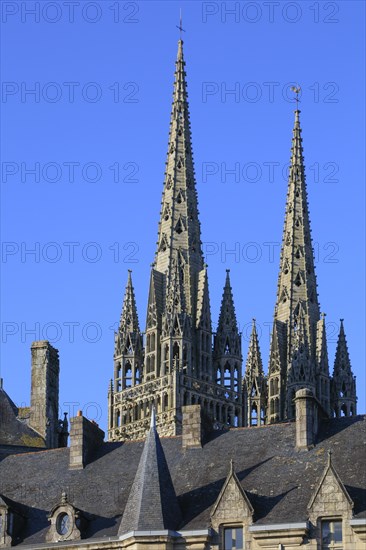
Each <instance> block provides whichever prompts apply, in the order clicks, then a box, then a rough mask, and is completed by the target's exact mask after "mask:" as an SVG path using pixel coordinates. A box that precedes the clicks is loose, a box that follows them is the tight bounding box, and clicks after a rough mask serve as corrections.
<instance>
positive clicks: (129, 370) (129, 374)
mask: <svg viewBox="0 0 366 550" xmlns="http://www.w3.org/2000/svg"><path fill="white" fill-rule="evenodd" d="M131 386H132V368H131V363H130V362H129V361H127V362H126V364H125V387H126V388H130V387H131Z"/></svg>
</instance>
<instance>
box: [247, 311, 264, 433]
mask: <svg viewBox="0 0 366 550" xmlns="http://www.w3.org/2000/svg"><path fill="white" fill-rule="evenodd" d="M243 391H244V399H243V401H244V411H245V418H244V424H245V425H246V426H253V425H259V424H264V421H265V416H266V402H267V386H266V377H265V375H264V372H263V365H262V357H261V352H260V348H259V340H258V334H257V327H256V324H255V319H253V326H252V333H251V336H250V342H249V350H248V356H247V363H246V369H245V375H244V381H243Z"/></svg>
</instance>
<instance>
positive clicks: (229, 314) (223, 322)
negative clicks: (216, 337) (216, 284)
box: [217, 269, 237, 332]
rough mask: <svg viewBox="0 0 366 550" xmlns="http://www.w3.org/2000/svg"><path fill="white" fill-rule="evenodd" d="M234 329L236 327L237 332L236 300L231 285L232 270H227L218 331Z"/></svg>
mask: <svg viewBox="0 0 366 550" xmlns="http://www.w3.org/2000/svg"><path fill="white" fill-rule="evenodd" d="M228 326H229V327H230V328H231V327H232V326H234V327H235V329H236V330H237V321H236V314H235V307H234V298H233V293H232V289H231V283H230V270H229V269H227V270H226V279H225V286H224V292H223V294H222V300H221V308H220V315H219V323H218V328H217V331H218V332H219V331H220V330H221V331H222V330H223V329H224V327H228Z"/></svg>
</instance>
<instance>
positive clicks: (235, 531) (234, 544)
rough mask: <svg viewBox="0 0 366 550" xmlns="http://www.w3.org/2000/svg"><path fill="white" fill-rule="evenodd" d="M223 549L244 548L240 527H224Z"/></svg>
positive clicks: (234, 549) (236, 549) (238, 549)
mask: <svg viewBox="0 0 366 550" xmlns="http://www.w3.org/2000/svg"><path fill="white" fill-rule="evenodd" d="M223 548H224V550H244V537H243V528H242V527H225V528H224V546H223Z"/></svg>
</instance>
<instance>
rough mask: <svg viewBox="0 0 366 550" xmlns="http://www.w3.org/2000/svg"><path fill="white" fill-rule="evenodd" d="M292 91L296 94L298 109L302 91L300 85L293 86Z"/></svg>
mask: <svg viewBox="0 0 366 550" xmlns="http://www.w3.org/2000/svg"><path fill="white" fill-rule="evenodd" d="M291 91H292V92H294V93H295V94H296V98H295V99H296V110H297V109H298V108H299V101H300V99H299V93H300V92H301V88H300V86H291Z"/></svg>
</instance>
